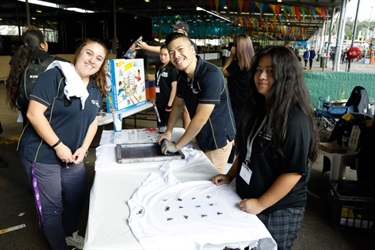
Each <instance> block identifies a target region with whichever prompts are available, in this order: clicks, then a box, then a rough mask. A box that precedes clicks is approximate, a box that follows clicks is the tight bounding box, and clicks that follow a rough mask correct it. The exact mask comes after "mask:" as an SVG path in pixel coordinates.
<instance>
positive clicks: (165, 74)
mask: <svg viewBox="0 0 375 250" xmlns="http://www.w3.org/2000/svg"><path fill="white" fill-rule="evenodd" d="M160 76H161V77H164V78H167V77H168V72H165V71H164V72H161V74H160Z"/></svg>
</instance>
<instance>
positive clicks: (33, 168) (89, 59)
mask: <svg viewBox="0 0 375 250" xmlns="http://www.w3.org/2000/svg"><path fill="white" fill-rule="evenodd" d="M106 55H107V48H106V46H105V44H104V43H102V42H101V41H99V40H94V39H88V40H86V41H84V42H83V43H82V44H81V46H80V47H79V48H78V49H77V51H76V54H75V57H74V60H73V64H71V63H68V62H61V61H54V62H53V63H51V64H50V66H49V69H47V71H45V72H44V73H42V74H41V75H40V76H39V77H38V79H37V81H36V82H35V85H34V87H33V90H32V92H31V95H30V104H29V108H28V111H27V118H28V119H29V123H28V124H27V125H26V127H25V128H24V131H23V133H22V135H21V138H20V141H19V148H18V151H19V155H20V157H21V160H22V164H23V167H24V168H25V170H26V174H27V176H28V178H29V179H30V182H32V187H33V190H34V194H35V202H36V205H37V212H38V215H39V222H40V226H42V227H43V231H44V234H45V236H46V238H47V240H48V243H49V244H50V247H51V248H52V249H55V250H56V249H61V250H62V249H63V250H66V249H68V248H67V246H74V247H77V248H79V249H82V248H83V244H84V239H83V238H82V237H81V236H79V235H78V231H77V229H78V224H79V218H80V214H81V212H82V210H83V206H84V204H85V202H86V200H87V199H86V198H87V190H86V188H87V184H86V170H85V166H84V163H83V158H84V157H85V154H86V153H87V150H88V148H89V146H90V144H91V142H92V140H93V138H94V136H95V134H96V131H97V128H98V116H97V115H98V113H99V111H100V110H101V107H102V96H103V95H106V91H105V85H106V82H105V70H104V67H103V65H104V61H105V58H106Z"/></svg>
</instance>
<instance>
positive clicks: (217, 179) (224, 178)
mask: <svg viewBox="0 0 375 250" xmlns="http://www.w3.org/2000/svg"><path fill="white" fill-rule="evenodd" d="M211 181H212V182H213V183H215V184H216V185H218V186H220V185H224V184H229V183H230V182H231V181H232V178H231V177H230V176H229V175H227V174H218V175H215V176H214V177H212V178H211Z"/></svg>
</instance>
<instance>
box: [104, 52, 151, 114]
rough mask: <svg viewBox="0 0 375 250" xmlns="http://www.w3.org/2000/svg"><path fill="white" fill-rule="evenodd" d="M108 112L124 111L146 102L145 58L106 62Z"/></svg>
mask: <svg viewBox="0 0 375 250" xmlns="http://www.w3.org/2000/svg"><path fill="white" fill-rule="evenodd" d="M106 81H107V92H108V95H109V96H108V97H107V100H106V105H107V112H108V113H111V112H113V111H124V110H128V109H131V108H134V107H137V106H140V105H142V104H144V103H146V83H145V70H144V66H143V59H113V60H108V61H107V62H106Z"/></svg>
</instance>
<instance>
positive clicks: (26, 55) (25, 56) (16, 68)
mask: <svg viewBox="0 0 375 250" xmlns="http://www.w3.org/2000/svg"><path fill="white" fill-rule="evenodd" d="M44 42H45V37H44V34H43V33H42V31H40V30H39V29H38V28H36V27H33V26H30V27H27V29H25V31H24V34H23V36H22V44H21V46H20V47H19V48H18V50H17V51H16V53H15V54H14V55H13V57H12V60H11V62H10V66H11V69H10V73H9V77H8V80H7V84H6V93H7V98H6V99H7V102H8V103H9V106H10V108H11V109H12V110H17V96H18V90H19V85H20V78H21V75H22V73H23V72H24V71H25V69H26V67H27V64H28V62H29V61H30V57H31V53H32V51H35V50H40V49H41V48H40V44H41V43H44Z"/></svg>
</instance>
